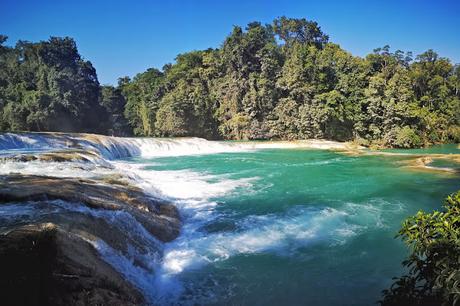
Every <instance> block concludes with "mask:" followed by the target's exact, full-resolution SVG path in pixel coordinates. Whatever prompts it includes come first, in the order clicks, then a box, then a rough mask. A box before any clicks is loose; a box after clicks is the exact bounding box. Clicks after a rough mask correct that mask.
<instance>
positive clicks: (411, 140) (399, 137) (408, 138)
mask: <svg viewBox="0 0 460 306" xmlns="http://www.w3.org/2000/svg"><path fill="white" fill-rule="evenodd" d="M421 145H422V140H421V139H420V136H419V135H418V134H417V133H416V132H415V131H414V130H413V129H411V128H410V127H408V126H405V127H403V128H398V129H397V130H396V139H395V141H394V146H395V147H399V148H414V147H420V146H421Z"/></svg>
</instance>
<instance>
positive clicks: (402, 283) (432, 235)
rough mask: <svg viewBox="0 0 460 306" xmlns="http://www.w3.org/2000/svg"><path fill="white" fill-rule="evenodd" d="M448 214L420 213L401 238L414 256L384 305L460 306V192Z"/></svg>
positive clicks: (447, 202)
mask: <svg viewBox="0 0 460 306" xmlns="http://www.w3.org/2000/svg"><path fill="white" fill-rule="evenodd" d="M444 209H445V211H434V212H432V213H424V212H421V211H420V212H418V213H417V214H416V215H415V216H412V217H410V218H408V219H407V220H406V221H405V222H404V223H403V226H402V228H401V230H400V231H399V234H398V236H399V237H401V238H402V239H403V240H404V242H405V243H406V244H407V245H408V246H409V247H410V248H411V251H412V253H411V254H410V256H409V257H408V258H407V259H406V260H405V261H404V262H403V265H404V266H405V267H407V268H408V273H407V274H406V275H404V276H402V277H400V278H396V279H395V282H394V283H393V285H392V286H391V287H390V289H388V290H384V291H383V295H384V298H383V300H382V301H380V303H381V304H382V305H452V304H454V305H457V304H459V301H460V191H458V192H457V193H455V194H452V195H450V196H448V197H447V199H446V200H445V202H444Z"/></svg>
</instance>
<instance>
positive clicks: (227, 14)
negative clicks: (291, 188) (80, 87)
mask: <svg viewBox="0 0 460 306" xmlns="http://www.w3.org/2000/svg"><path fill="white" fill-rule="evenodd" d="M282 15H285V16H287V17H296V18H298V17H305V18H307V19H309V20H315V21H317V22H318V23H319V24H320V26H321V27H322V29H323V31H324V32H326V33H327V34H328V35H329V37H330V40H331V41H333V42H335V43H338V44H340V45H341V46H342V47H343V48H344V49H346V50H348V51H350V52H351V53H353V54H355V55H360V56H364V55H366V54H367V53H369V52H371V51H372V50H373V49H374V48H377V47H380V46H383V45H385V44H389V45H390V46H391V47H392V49H393V50H396V49H401V50H405V51H413V52H414V54H418V53H421V52H423V51H425V50H427V49H429V48H432V49H434V50H435V51H437V52H438V53H439V54H440V55H441V56H445V57H448V58H450V59H451V60H452V61H453V62H454V63H460V0H432V1H428V0H413V1H412V0H399V1H396V0H394V1H393V0H387V1H383V0H381V1H372V0H368V1H364V0H363V1H358V0H356V1H326V0H321V1H319V0H316V1H289V0H284V1H281V0H278V1H272V0H268V1H249V0H247V1H244V0H233V1H219V0H214V1H200V0H195V1H192V0H183V1H168V0H163V1H142V0H137V1H134V0H132V1H115V0H112V1H104V0H99V1H98V0H92V1H87V0H79V1H68V0H60V1H57V0H56V1H30V0H21V1H19V0H0V33H2V34H5V35H8V36H9V41H8V44H9V45H13V44H14V43H16V41H17V40H18V39H22V40H29V41H38V40H46V39H48V38H49V36H71V37H73V38H75V40H76V41H77V45H78V48H79V51H80V54H82V55H83V57H84V58H85V59H88V60H90V61H91V62H92V63H93V65H94V66H95V67H96V69H97V73H98V77H99V81H100V82H101V83H102V84H116V82H117V79H118V78H119V77H121V76H125V75H128V76H131V77H132V76H133V75H135V74H136V73H139V72H142V71H144V70H145V69H147V68H149V67H156V68H161V67H162V66H163V65H164V64H166V63H168V62H172V61H173V60H174V58H175V56H176V55H177V54H179V53H182V52H186V51H191V50H199V49H206V48H209V47H219V46H220V44H221V43H222V41H223V40H224V38H225V36H226V35H227V34H228V33H230V31H231V29H232V26H233V25H240V26H245V25H246V24H247V23H248V22H250V21H261V22H262V23H270V22H271V21H272V20H273V19H274V18H276V17H278V16H282Z"/></svg>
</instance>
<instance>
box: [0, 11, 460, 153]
mask: <svg viewBox="0 0 460 306" xmlns="http://www.w3.org/2000/svg"><path fill="white" fill-rule="evenodd" d="M5 41H6V36H1V37H0V119H1V121H0V130H2V131H25V130H27V131H74V132H96V133H105V134H113V135H131V134H134V135H136V136H198V137H204V138H207V139H237V140H239V139H287V140H289V139H307V138H324V139H332V140H340V141H345V140H355V141H358V142H359V143H361V144H364V145H376V146H390V147H403V148H409V147H418V146H423V145H429V144H434V143H444V142H459V141H460V66H459V65H454V64H452V63H451V62H450V60H449V59H447V58H443V57H441V56H439V55H438V54H437V53H436V52H434V51H433V50H428V51H426V52H424V53H422V54H420V55H417V56H415V57H414V56H413V55H412V53H410V52H403V51H400V50H396V51H392V50H391V49H390V47H389V46H384V47H382V48H377V49H375V50H374V51H373V52H372V53H371V54H369V55H367V56H366V57H364V58H362V57H357V56H353V55H352V54H350V53H349V52H347V51H345V50H343V49H342V48H341V47H340V46H339V45H337V44H334V43H333V42H330V41H329V37H328V35H327V34H325V33H324V32H323V31H322V30H321V28H320V26H319V25H318V24H317V23H316V22H314V21H309V20H306V19H292V18H286V17H280V18H277V19H275V20H274V21H273V23H272V24H262V23H260V22H251V23H249V24H248V25H247V26H246V27H245V28H242V27H239V26H235V27H234V28H233V30H232V31H231V33H230V34H229V35H228V36H227V37H226V38H225V39H224V41H223V43H222V44H221V46H220V47H219V48H217V49H207V50H198V51H192V52H188V53H184V54H180V55H178V56H177V57H176V60H175V62H174V63H172V64H167V65H165V66H164V67H163V68H162V69H161V70H159V69H155V68H150V69H147V71H145V72H143V73H139V74H138V75H136V76H135V77H134V78H132V79H130V78H128V77H122V78H120V79H119V82H118V85H117V86H116V87H113V86H100V84H99V82H98V79H97V75H96V71H95V69H94V67H93V66H92V64H91V63H90V62H89V61H87V60H84V59H83V58H82V57H81V56H80V55H79V53H78V50H77V47H76V43H75V41H74V40H73V39H71V38H68V37H66V38H56V37H52V38H50V39H49V41H42V42H38V43H30V42H24V41H19V42H18V43H17V44H16V46H15V47H8V46H6V45H5V44H4V43H5Z"/></svg>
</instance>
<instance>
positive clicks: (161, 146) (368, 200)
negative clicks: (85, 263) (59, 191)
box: [0, 134, 460, 305]
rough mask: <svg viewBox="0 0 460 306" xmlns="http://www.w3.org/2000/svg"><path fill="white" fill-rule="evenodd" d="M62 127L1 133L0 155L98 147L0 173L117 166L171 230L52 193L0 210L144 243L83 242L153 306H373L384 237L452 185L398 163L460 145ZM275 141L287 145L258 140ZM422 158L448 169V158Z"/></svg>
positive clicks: (382, 270)
mask: <svg viewBox="0 0 460 306" xmlns="http://www.w3.org/2000/svg"><path fill="white" fill-rule="evenodd" d="M69 137H70V138H72V137H74V136H66V135H64V136H62V135H37V134H20V135H15V134H4V135H2V136H1V137H0V155H4V156H7V155H11V154H13V153H14V154H16V153H17V152H42V151H49V150H55V149H56V148H57V149H60V150H61V149H63V148H65V147H66V146H67V145H68V143H71V144H72V146H73V145H74V144H75V143H78V146H79V147H80V148H86V149H87V150H93V151H94V150H96V151H98V152H100V154H101V156H103V157H104V159H102V157H101V158H98V159H95V160H94V161H93V164H91V163H89V164H88V163H86V162H85V163H78V162H70V163H67V162H64V163H62V162H61V163H53V162H47V163H44V162H38V161H31V162H19V161H18V162H17V161H11V162H10V161H7V162H3V163H0V174H2V175H7V174H9V173H22V174H29V175H30V174H35V175H36V174H39V175H51V176H57V177H69V176H71V177H84V178H97V177H100V176H102V175H114V174H116V175H120V174H121V175H122V176H125V177H127V178H129V180H130V183H132V184H134V185H136V186H139V187H141V188H143V189H144V190H145V191H146V192H148V193H150V194H152V195H155V196H157V197H158V196H160V197H163V198H166V199H168V200H170V201H172V202H173V203H174V204H175V205H176V206H177V207H178V208H179V211H180V213H181V215H182V219H183V227H182V230H181V234H180V235H179V237H178V238H177V239H176V240H174V241H172V242H169V243H165V244H161V246H158V245H159V244H160V243H159V242H158V240H156V239H155V238H154V237H152V236H149V237H147V236H148V235H149V234H148V233H147V232H146V231H145V230H143V229H142V225H140V224H139V223H136V222H135V220H134V219H133V218H128V216H125V217H126V218H121V217H122V216H121V215H120V214H118V215H117V214H116V213H114V212H112V211H94V210H92V209H88V208H87V207H85V206H81V207H78V206H75V204H72V205H67V204H66V203H62V201H61V202H60V201H54V202H50V203H48V205H49V206H55V207H54V208H53V209H51V208H50V209H48V210H43V209H42V208H40V206H37V205H35V204H34V203H32V204H28V205H15V204H14V203H13V204H11V205H9V204H4V205H3V206H1V207H0V217H2V218H4V219H5V220H13V221H14V222H17V221H15V220H16V219H17V218H18V217H17V216H19V217H20V218H25V216H29V217H30V216H32V215H33V214H50V213H59V212H61V211H64V210H69V209H73V210H75V211H76V212H75V213H81V214H91V215H92V216H94V217H97V218H103V219H104V220H105V221H106V222H109V223H111V224H112V225H113V226H114V227H118V228H120V229H121V230H122V231H125V232H127V233H129V235H130V237H131V238H132V239H133V240H136V241H137V242H138V243H141V244H151V246H146V248H144V252H139V251H138V250H137V249H136V247H135V246H132V248H131V249H130V254H131V255H129V256H128V255H126V254H124V255H123V254H121V253H120V252H118V251H117V250H114V249H111V248H110V247H108V246H107V244H105V243H104V241H102V240H101V241H96V242H94V245H95V247H96V249H97V250H98V251H99V252H100V254H101V255H102V256H103V258H104V259H105V260H106V261H107V262H108V263H110V264H111V265H113V266H114V268H116V269H117V270H118V271H119V272H120V273H121V274H123V275H124V276H125V277H126V278H127V279H128V280H129V281H131V282H132V283H133V284H134V285H135V286H136V287H138V288H139V289H140V290H141V291H142V292H143V293H144V295H145V296H146V298H147V301H148V302H151V303H152V304H160V305H171V304H176V305H195V304H200V305H201V304H206V305H208V304H209V305H218V304H225V305H228V304H231V305H373V304H375V302H377V301H378V300H379V299H380V298H381V291H382V290H383V289H385V288H388V286H389V285H390V284H391V282H392V277H395V276H399V275H401V273H403V272H404V270H403V268H402V266H401V261H402V260H403V259H404V257H405V256H406V255H407V253H408V250H407V249H406V247H405V246H404V245H403V243H402V242H401V241H400V240H398V239H395V238H394V237H395V235H396V233H397V231H398V230H399V228H400V226H401V222H402V221H403V220H404V219H405V218H407V217H408V216H411V215H413V214H415V213H416V212H417V211H418V210H425V211H431V210H433V209H440V208H441V204H442V200H443V198H445V197H446V196H447V195H448V194H450V193H452V192H454V191H456V190H458V189H459V188H460V177H459V174H458V172H457V173H455V172H449V171H432V170H433V169H418V168H410V167H407V162H408V161H409V160H413V159H414V158H416V157H415V156H413V155H411V154H418V155H417V156H419V154H452V153H453V154H459V153H460V150H459V149H458V145H447V146H440V147H433V148H430V149H421V150H409V151H408V150H390V151H389V152H390V153H391V152H393V153H397V154H395V155H359V156H352V155H347V154H344V153H339V152H334V151H329V150H318V149H305V148H297V149H293V148H292V146H293V145H292V144H289V146H290V147H291V148H284V149H280V148H278V149H275V148H269V149H267V148H264V149H260V148H259V149H257V147H256V146H255V145H254V144H250V145H248V144H244V143H243V144H237V143H223V142H220V143H217V142H208V141H205V140H202V139H201V140H200V139H178V140H174V139H172V140H171V139H169V140H168V139H166V140H161V139H125V138H107V137H106V138H102V136H78V137H77V138H75V137H74V138H75V139H74V138H72V139H70V138H69ZM69 139H70V140H69ZM277 145H278V146H286V143H282V144H276V143H275V144H271V143H269V144H268V145H266V144H262V147H263V146H265V147H267V146H277ZM297 145H298V143H296V144H295V146H297ZM400 153H407V154H400ZM172 155H175V156H172ZM433 156H434V155H433ZM105 159H106V160H105ZM432 164H433V166H437V167H441V168H455V167H457V169H458V164H455V163H454V162H452V161H450V159H442V158H441V159H434V161H433V162H432ZM108 165H110V167H108ZM75 207H77V208H75ZM21 216H22V217H21ZM15 218H16V219H15ZM0 219H1V218H0ZM19 221H21V220H19ZM21 222H22V221H21ZM107 230H110V229H107ZM145 249H147V250H151V251H150V252H145ZM139 261H141V262H143V265H141V266H142V267H143V268H142V267H141V266H140V265H138V264H136V263H138V262H139ZM145 267H147V268H145Z"/></svg>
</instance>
